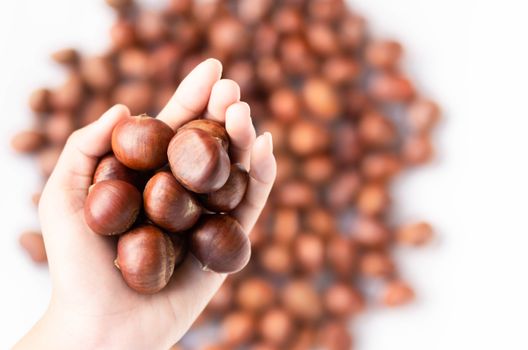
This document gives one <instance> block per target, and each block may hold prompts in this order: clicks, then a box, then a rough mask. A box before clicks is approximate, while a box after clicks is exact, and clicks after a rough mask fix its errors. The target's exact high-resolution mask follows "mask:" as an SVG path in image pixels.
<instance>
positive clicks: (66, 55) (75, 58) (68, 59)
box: [51, 48, 79, 66]
mask: <svg viewBox="0 0 528 350" xmlns="http://www.w3.org/2000/svg"><path fill="white" fill-rule="evenodd" d="M51 59H52V60H53V61H55V62H56V63H59V64H63V65H70V66H71V65H76V64H77V63H78V62H79V52H77V50H75V49H71V48H66V49H61V50H58V51H55V52H54V53H52V54H51Z"/></svg>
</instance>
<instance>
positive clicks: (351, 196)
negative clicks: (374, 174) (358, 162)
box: [326, 170, 361, 211]
mask: <svg viewBox="0 0 528 350" xmlns="http://www.w3.org/2000/svg"><path fill="white" fill-rule="evenodd" d="M360 188H361V177H360V176H359V174H358V173H357V171H355V170H347V171H344V172H342V173H341V174H339V175H338V177H337V178H335V179H333V181H332V182H330V186H329V187H328V189H327V191H326V203H327V204H328V205H329V206H330V208H332V209H333V210H337V211H339V210H343V209H345V208H346V207H347V206H348V205H350V204H351V203H353V202H354V200H355V198H356V196H357V193H358V192H359V190H360Z"/></svg>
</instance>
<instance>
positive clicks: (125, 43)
mask: <svg viewBox="0 0 528 350" xmlns="http://www.w3.org/2000/svg"><path fill="white" fill-rule="evenodd" d="M110 40H111V42H112V46H113V47H114V49H116V50H123V49H125V48H127V47H130V46H132V45H134V44H135V43H136V31H135V28H134V25H133V24H132V23H131V22H130V21H128V20H125V19H118V20H117V22H115V23H114V24H113V25H112V27H111V28H110Z"/></svg>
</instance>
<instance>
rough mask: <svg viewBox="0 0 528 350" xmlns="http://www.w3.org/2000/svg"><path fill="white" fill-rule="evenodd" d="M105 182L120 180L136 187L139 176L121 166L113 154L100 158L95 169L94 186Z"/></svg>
mask: <svg viewBox="0 0 528 350" xmlns="http://www.w3.org/2000/svg"><path fill="white" fill-rule="evenodd" d="M106 180H121V181H125V182H128V183H129V184H132V185H137V184H138V182H139V174H138V173H136V172H135V171H134V170H132V169H129V168H127V167H126V166H124V165H123V164H121V163H120V162H119V160H117V158H116V157H115V156H114V155H113V154H107V155H106V156H104V157H103V158H101V160H100V161H99V164H98V165H97V168H95V174H94V177H93V183H94V184H96V183H98V182H101V181H106Z"/></svg>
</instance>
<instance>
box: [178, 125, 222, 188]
mask: <svg viewBox="0 0 528 350" xmlns="http://www.w3.org/2000/svg"><path fill="white" fill-rule="evenodd" d="M168 157H169V164H170V168H171V170H172V173H173V174H174V176H175V177H176V179H177V180H178V181H179V182H180V183H181V184H182V185H183V186H184V187H185V188H187V189H188V190H190V191H192V192H196V193H209V192H214V191H217V190H219V189H220V188H221V187H222V186H224V184H225V183H226V182H227V179H228V178H229V170H230V161H229V156H228V155H227V152H226V150H225V149H224V148H223V147H222V144H221V143H220V142H218V140H217V139H216V138H214V137H213V136H211V135H210V134H209V133H207V132H205V131H203V130H201V129H194V128H192V129H184V130H181V131H178V133H177V134H176V136H175V137H174V138H173V139H172V140H171V142H170V144H169V150H168Z"/></svg>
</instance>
